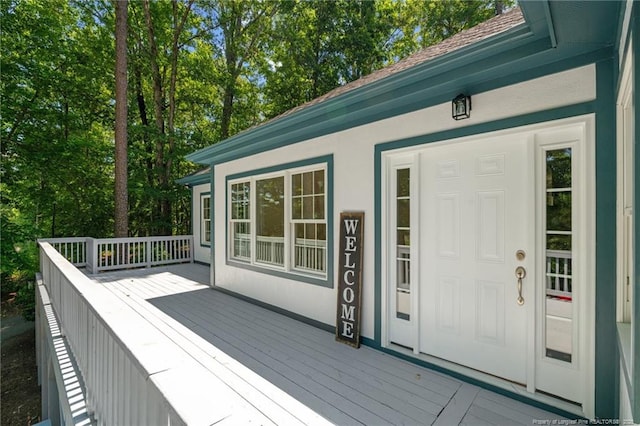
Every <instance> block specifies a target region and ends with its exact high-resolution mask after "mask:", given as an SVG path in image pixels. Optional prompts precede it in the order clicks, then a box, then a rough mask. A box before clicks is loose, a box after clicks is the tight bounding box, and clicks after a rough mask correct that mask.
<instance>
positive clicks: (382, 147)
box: [373, 101, 615, 346]
mask: <svg viewBox="0 0 640 426" xmlns="http://www.w3.org/2000/svg"><path fill="white" fill-rule="evenodd" d="M595 111H596V103H595V101H594V102H584V103H580V104H576V105H569V106H565V107H560V108H554V109H550V110H544V111H539V112H534V113H530V114H525V115H520V116H517V117H509V118H505V119H502V120H496V121H491V122H487V123H481V124H476V125H473V126H468V127H462V128H456V129H451V130H445V131H442V132H436V133H430V134H426V135H421V136H415V137H412V138H407V139H400V140H397V141H392V142H386V143H382V144H378V145H376V147H375V153H374V159H373V161H374V182H373V184H374V193H375V200H374V216H375V219H374V221H375V224H374V227H375V253H374V259H375V262H374V263H375V268H374V270H375V284H374V304H375V305H374V316H375V318H374V339H373V341H374V342H375V344H376V345H377V346H381V344H382V219H381V217H382V199H381V197H382V155H383V154H384V153H385V152H386V151H390V150H394V149H400V148H409V147H412V146H418V145H424V144H428V143H433V142H439V141H446V140H451V139H457V138H462V137H466V136H473V135H482V134H486V133H491V132H495V131H498V130H505V129H512V128H517V127H522V126H527V125H530V124H536V123H544V122H547V121H552V120H560V119H563V118H569V117H577V116H581V115H586V114H591V113H593V112H595ZM614 205H615V203H614Z"/></svg>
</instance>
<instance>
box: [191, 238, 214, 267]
mask: <svg viewBox="0 0 640 426" xmlns="http://www.w3.org/2000/svg"><path fill="white" fill-rule="evenodd" d="M188 241H189V261H190V262H191V263H193V259H194V257H195V256H194V254H193V250H194V248H193V235H191V236H189V239H188ZM212 244H213V243H212Z"/></svg>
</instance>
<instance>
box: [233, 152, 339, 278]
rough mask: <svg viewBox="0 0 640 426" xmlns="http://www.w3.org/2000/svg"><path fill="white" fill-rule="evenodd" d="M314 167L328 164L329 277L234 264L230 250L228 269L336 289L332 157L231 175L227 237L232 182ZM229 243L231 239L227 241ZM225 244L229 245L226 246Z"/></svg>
mask: <svg viewBox="0 0 640 426" xmlns="http://www.w3.org/2000/svg"><path fill="white" fill-rule="evenodd" d="M314 164H317V165H320V164H326V165H327V276H326V278H316V277H314V276H312V275H303V274H301V273H297V272H289V271H282V270H275V269H269V268H267V267H262V266H259V265H254V264H250V263H247V262H242V261H240V260H234V259H231V258H230V257H229V250H228V249H225V253H226V254H225V259H226V264H227V265H228V266H234V267H238V268H243V269H248V270H251V271H255V272H260V273H263V274H269V275H274V276H277V277H281V278H287V279H290V280H294V281H300V282H304V283H307V284H314V285H318V286H322V287H328V288H333V279H334V277H333V271H334V266H333V261H334V260H333V252H334V250H333V248H334V247H333V246H334V242H333V226H334V225H333V217H334V211H333V154H330V155H324V156H321V157H314V158H307V159H304V160H299V161H293V162H289V163H284V164H278V165H275V166H270V167H262V168H259V169H254V170H247V171H244V172H240V173H234V174H232V175H228V176H226V178H225V235H229V208H228V202H229V182H230V181H232V180H237V179H242V178H249V177H252V176H258V175H262V174H267V173H273V172H280V171H285V170H290V169H295V168H298V167H306V166H312V165H314ZM225 241H228V238H227V239H226V240H225ZM225 244H228V242H227V243H225Z"/></svg>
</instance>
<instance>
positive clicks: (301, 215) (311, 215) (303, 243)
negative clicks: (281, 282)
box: [291, 170, 327, 272]
mask: <svg viewBox="0 0 640 426" xmlns="http://www.w3.org/2000/svg"><path fill="white" fill-rule="evenodd" d="M324 187H325V184H324V170H315V171H310V172H305V173H297V174H293V175H292V176H291V194H292V196H291V223H292V226H293V235H294V242H293V253H294V254H293V266H294V268H296V269H300V270H306V271H314V272H325V271H326V253H327V224H326V220H325V211H324V206H325V190H324Z"/></svg>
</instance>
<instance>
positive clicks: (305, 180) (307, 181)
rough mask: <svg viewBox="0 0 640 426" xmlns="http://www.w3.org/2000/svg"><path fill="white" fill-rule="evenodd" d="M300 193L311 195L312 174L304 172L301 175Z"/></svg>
mask: <svg viewBox="0 0 640 426" xmlns="http://www.w3.org/2000/svg"><path fill="white" fill-rule="evenodd" d="M302 193H303V194H304V195H311V194H313V172H306V173H304V174H303V175H302Z"/></svg>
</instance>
